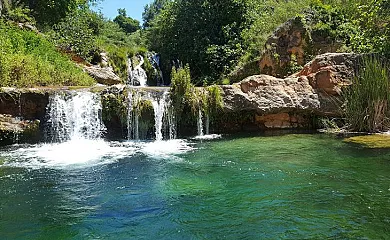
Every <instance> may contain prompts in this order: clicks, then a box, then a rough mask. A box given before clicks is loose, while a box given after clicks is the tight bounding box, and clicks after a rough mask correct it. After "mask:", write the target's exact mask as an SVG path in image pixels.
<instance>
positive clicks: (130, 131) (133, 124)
mask: <svg viewBox="0 0 390 240" xmlns="http://www.w3.org/2000/svg"><path fill="white" fill-rule="evenodd" d="M128 101H129V104H128V109H127V111H128V112H127V139H128V140H130V139H134V140H139V109H138V105H139V102H140V101H141V96H140V94H139V91H137V90H136V89H130V91H129V93H128Z"/></svg>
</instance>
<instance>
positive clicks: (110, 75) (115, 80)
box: [84, 65, 122, 85]
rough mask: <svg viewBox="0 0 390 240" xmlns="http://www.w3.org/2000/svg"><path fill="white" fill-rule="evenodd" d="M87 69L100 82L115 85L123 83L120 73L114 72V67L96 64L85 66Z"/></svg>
mask: <svg viewBox="0 0 390 240" xmlns="http://www.w3.org/2000/svg"><path fill="white" fill-rule="evenodd" d="M84 69H85V71H86V72H87V73H88V74H89V75H90V76H91V77H93V78H94V79H95V80H96V81H97V82H98V83H100V84H104V85H115V84H120V83H122V80H121V79H120V77H118V75H116V74H115V73H114V70H113V69H112V67H100V66H97V65H94V66H84Z"/></svg>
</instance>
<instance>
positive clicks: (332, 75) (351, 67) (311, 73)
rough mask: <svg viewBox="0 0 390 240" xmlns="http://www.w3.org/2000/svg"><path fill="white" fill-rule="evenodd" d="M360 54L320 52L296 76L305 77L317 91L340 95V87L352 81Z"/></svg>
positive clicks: (360, 57)
mask: <svg viewBox="0 0 390 240" xmlns="http://www.w3.org/2000/svg"><path fill="white" fill-rule="evenodd" d="M362 56H363V55H358V54H354V53H326V54H322V55H319V56H317V57H315V58H314V59H313V61H311V62H309V63H308V64H306V65H305V67H304V68H303V69H302V71H300V72H299V73H298V74H296V76H299V77H303V78H307V79H308V81H309V82H310V85H311V86H312V87H313V88H315V89H318V90H319V91H322V92H324V93H326V94H329V95H340V93H341V89H342V87H344V86H348V85H350V84H351V83H352V79H353V77H354V75H355V72H356V70H357V66H358V62H359V61H360V60H361V59H362Z"/></svg>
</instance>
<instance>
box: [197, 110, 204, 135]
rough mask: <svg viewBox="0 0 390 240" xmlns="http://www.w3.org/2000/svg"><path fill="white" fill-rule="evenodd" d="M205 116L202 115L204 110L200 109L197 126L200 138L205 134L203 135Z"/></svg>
mask: <svg viewBox="0 0 390 240" xmlns="http://www.w3.org/2000/svg"><path fill="white" fill-rule="evenodd" d="M202 118H203V114H202V110H201V109H200V108H199V110H198V121H197V125H198V136H203V135H204V133H203V119H202Z"/></svg>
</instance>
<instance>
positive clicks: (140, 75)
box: [127, 55, 148, 87]
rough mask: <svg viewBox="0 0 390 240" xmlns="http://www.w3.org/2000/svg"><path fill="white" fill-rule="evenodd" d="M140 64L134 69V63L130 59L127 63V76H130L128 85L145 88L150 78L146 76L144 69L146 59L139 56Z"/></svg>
mask: <svg viewBox="0 0 390 240" xmlns="http://www.w3.org/2000/svg"><path fill="white" fill-rule="evenodd" d="M138 58H139V64H138V65H137V66H135V67H134V69H132V61H131V59H128V61H127V65H128V66H127V72H128V73H127V74H128V84H129V85H132V86H141V87H145V86H147V85H146V82H147V81H148V76H147V75H146V72H145V70H144V69H143V68H142V65H143V64H144V62H145V60H144V57H142V56H141V55H138Z"/></svg>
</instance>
